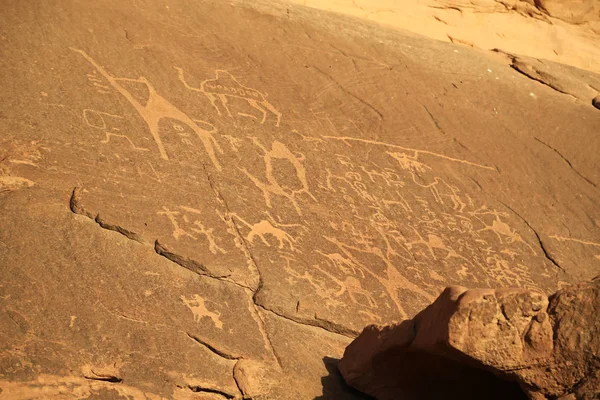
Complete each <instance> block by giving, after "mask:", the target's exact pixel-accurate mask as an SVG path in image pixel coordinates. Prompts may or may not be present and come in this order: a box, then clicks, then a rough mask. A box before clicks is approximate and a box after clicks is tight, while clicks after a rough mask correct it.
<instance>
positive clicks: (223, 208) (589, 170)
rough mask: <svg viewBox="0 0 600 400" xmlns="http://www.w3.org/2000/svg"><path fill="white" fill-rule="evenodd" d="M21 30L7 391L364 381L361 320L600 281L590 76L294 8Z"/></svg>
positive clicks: (1, 101) (8, 20)
mask: <svg viewBox="0 0 600 400" xmlns="http://www.w3.org/2000/svg"><path fill="white" fill-rule="evenodd" d="M0 27H1V28H0V43H1V44H2V45H1V46H0V48H1V49H2V50H1V52H2V57H0V59H1V60H0V65H1V68H0V71H1V72H0V82H1V83H2V90H1V91H0V105H1V107H0V132H2V135H0V339H1V340H0V389H1V391H0V400H4V399H15V398H18V399H32V398H40V397H43V398H48V399H52V398H61V399H62V398H76V399H80V398H90V399H93V398H108V399H110V398H117V399H121V398H134V399H153V400H154V399H171V398H175V399H178V398H179V399H208V398H210V399H222V398H242V397H246V398H248V397H252V398H268V399H289V398H297V399H314V398H336V399H339V398H360V396H361V395H360V394H358V393H356V392H355V391H352V390H351V389H350V388H348V387H347V386H345V385H344V384H343V379H342V377H341V375H340V374H339V372H338V371H337V363H338V360H339V359H340V358H341V356H342V354H343V351H344V349H345V348H346V346H347V345H348V344H349V343H350V342H351V341H352V339H354V338H355V337H356V335H358V333H359V332H360V331H361V330H362V329H363V328H364V327H365V326H366V325H369V324H383V323H389V322H394V321H402V320H410V319H411V318H413V317H414V316H415V315H416V314H417V313H418V312H419V311H420V310H422V309H423V308H424V307H426V306H427V305H428V304H430V303H431V302H432V301H433V300H434V299H435V298H436V297H437V296H438V295H439V293H440V292H441V291H442V290H443V289H444V288H445V287H447V286H452V285H462V286H466V287H497V288H509V287H513V288H515V287H516V288H520V289H522V290H525V289H527V290H529V289H531V290H536V291H539V292H542V293H545V294H549V293H553V292H555V291H556V290H557V288H558V287H559V285H562V284H564V283H569V282H575V281H578V280H584V279H590V278H591V277H593V276H596V275H598V274H599V273H600V227H599V226H600V213H599V212H600V210H599V208H598V204H599V203H600V191H599V190H598V185H599V184H600V169H599V168H598V162H597V153H598V151H597V149H598V148H600V137H599V136H598V135H597V132H598V131H599V127H600V112H598V109H596V108H594V106H592V104H591V98H592V97H591V96H592V93H591V92H590V91H591V90H593V89H592V88H591V87H592V86H594V87H597V86H596V85H597V83H595V82H597V81H598V76H597V75H595V74H594V73H591V72H585V71H583V70H578V69H575V68H564V69H560V70H559V69H558V68H555V67H556V66H555V65H554V64H551V63H547V62H543V60H542V61H539V60H537V61H536V60H531V59H528V58H525V57H521V56H518V57H521V58H516V57H517V56H512V55H507V54H504V53H499V52H482V51H476V50H473V49H468V48H465V47H464V46H459V45H456V44H452V43H441V42H437V41H433V40H431V39H427V38H423V37H416V36H414V35H408V34H405V33H402V32H399V31H396V30H393V29H390V28H386V27H384V26H382V25H377V24H373V23H371V22H368V21H365V20H361V19H355V18H350V17H347V16H346V17H344V16H341V15H338V14H333V13H331V14H330V13H326V12H323V11H318V10H315V9H312V8H305V7H300V6H288V5H287V4H284V3H275V2H262V1H233V2H222V1H209V0H202V1H194V2H187V1H183V0H173V1H169V2H168V3H164V2H158V1H156V0H135V1H131V2H120V1H116V0H100V1H96V2H91V3H90V2H83V1H77V0H69V1H65V2H61V3H60V5H57V4H50V3H48V4H46V3H43V4H39V5H38V7H36V8H32V7H30V6H28V5H27V4H26V3H24V2H18V1H8V2H4V3H3V5H2V12H0ZM513 64H514V65H513ZM517 65H518V66H517ZM549 69H550V70H549ZM523 71H526V72H527V73H524V72H523ZM548 76H551V77H554V78H556V79H555V80H553V81H551V84H548V82H549V81H550V80H549V78H548ZM500 293H504V292H502V290H500V289H498V292H497V293H496V294H495V295H494V296H496V297H495V298H497V297H498V296H501V295H500ZM512 293H513V292H511V291H508V292H506V296H513V297H514V296H517V295H516V294H512ZM515 293H521V292H515ZM523 293H529V292H523ZM503 295H504V294H503ZM517 297H518V296H517ZM515 301H516V300H515ZM532 301H533V300H532ZM536 301H537V300H536ZM540 301H541V300H540ZM536 304H537V303H536ZM532 312H533V311H532ZM527 318H529V319H526V318H525V317H523V321H521V320H519V321H520V322H518V324H520V325H518V326H519V327H521V325H523V326H524V324H526V322H527V321H529V320H530V319H531V318H533V317H531V318H530V317H527ZM515 324H517V322H515ZM539 324H540V327H539V330H538V331H535V332H533V331H532V332H531V335H532V336H531V337H532V338H538V337H541V336H540V335H542V336H543V334H544V332H546V331H545V329H546V325H544V324H545V323H544V322H543V321H541V322H539ZM511 326H512V325H511ZM514 326H516V325H514ZM521 328H522V327H521ZM521 328H519V329H521ZM515 329H516V328H515ZM523 329H524V328H523ZM491 333H492V332H490V334H491ZM497 335H500V333H497ZM467 339H468V338H465V340H467ZM506 340H508V339H506ZM536 343H537V342H536ZM465 345H468V343H467V342H465ZM531 351H533V350H531ZM536 351H537V350H536ZM528 352H530V349H528V348H524V349H523V354H522V355H521V356H522V358H524V359H527V357H528V356H527V354H529V353H528ZM536 354H537V353H536ZM501 361H502V358H501V355H498V358H495V359H493V360H490V363H492V362H501ZM482 379H483V378H482Z"/></svg>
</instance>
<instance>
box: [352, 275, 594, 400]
mask: <svg viewBox="0 0 600 400" xmlns="http://www.w3.org/2000/svg"><path fill="white" fill-rule="evenodd" d="M548 300H550V301H549V302H548ZM599 308H600V279H595V280H594V281H592V282H589V283H588V282H586V283H582V284H578V285H572V286H569V287H567V288H565V289H562V290H560V291H558V292H557V293H555V294H553V295H552V296H551V297H550V299H548V298H546V297H545V296H544V295H543V294H541V293H538V292H532V291H527V290H521V289H500V290H496V291H494V290H489V289H487V290H484V289H475V290H466V289H465V288H462V287H450V288H447V289H446V290H445V291H444V292H443V293H442V294H441V295H440V297H438V298H437V299H436V301H435V302H434V303H433V304H431V305H430V306H429V307H427V308H426V309H425V310H423V311H422V312H420V313H419V314H417V315H416V316H415V318H414V319H412V320H408V321H404V322H402V323H400V324H397V325H391V326H385V327H379V326H375V325H371V326H369V327H367V328H365V330H364V331H363V332H362V333H361V334H360V335H359V336H358V338H357V339H355V341H354V342H352V343H351V344H350V346H348V347H347V349H346V351H345V353H344V357H343V358H342V360H341V361H340V371H341V373H342V375H343V376H344V378H345V380H346V381H347V382H348V383H349V384H350V385H352V386H353V387H356V388H357V389H359V390H361V391H363V392H365V393H368V394H370V395H373V396H375V397H376V398H378V399H394V398H415V399H434V398H439V396H441V395H442V394H443V395H444V396H446V397H447V398H473V399H476V398H498V399H502V398H530V399H556V398H569V396H570V397H572V398H577V399H588V398H590V399H591V398H596V397H597V396H598V395H600V364H599V363H598V357H597V354H598V351H600V341H599V340H598V331H599V329H600V327H599V325H600V321H599V320H598V318H597V314H598V309H599ZM424 382H429V383H428V384H424ZM517 384H518V385H517ZM519 387H520V390H519ZM525 395H527V397H525Z"/></svg>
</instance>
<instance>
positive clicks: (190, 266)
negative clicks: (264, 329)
mask: <svg viewBox="0 0 600 400" xmlns="http://www.w3.org/2000/svg"><path fill="white" fill-rule="evenodd" d="M82 190H83V189H82V188H80V187H76V188H74V189H73V192H72V194H71V199H70V200H69V208H70V209H71V211H72V212H73V213H74V214H79V215H83V216H86V217H88V218H90V219H91V220H92V221H95V222H96V223H97V224H98V225H100V227H101V228H104V229H106V230H110V231H114V232H118V233H120V234H121V235H123V236H125V237H127V238H128V239H131V240H134V241H136V242H138V243H141V244H143V245H146V244H147V241H146V240H144V239H143V237H142V235H140V234H138V233H135V232H132V231H130V230H128V229H125V228H123V227H122V226H119V225H117V224H114V223H109V222H107V221H106V220H104V219H103V218H102V217H100V214H96V215H95V216H94V214H92V213H91V212H89V211H87V210H86V209H85V208H84V207H83V205H82V204H81V192H82ZM153 247H154V252H155V253H156V254H158V255H159V256H162V257H164V258H166V259H167V260H169V261H171V262H173V263H175V264H177V265H179V266H180V267H183V268H185V269H187V270H189V271H192V272H194V273H195V274H197V275H200V276H206V277H208V278H212V279H217V280H220V281H222V282H227V283H231V284H233V285H236V286H239V287H241V288H244V289H249V290H252V288H250V287H248V286H245V285H243V284H241V283H238V282H236V281H234V280H232V279H230V278H229V277H230V275H215V274H213V273H212V272H210V271H209V270H208V269H207V268H206V267H205V266H204V265H203V264H202V263H199V262H198V261H196V260H194V259H192V258H190V257H187V256H183V255H179V254H176V253H174V252H172V251H171V250H169V249H168V248H167V247H166V246H165V245H163V244H162V243H160V242H159V241H158V240H155V241H154V246H153Z"/></svg>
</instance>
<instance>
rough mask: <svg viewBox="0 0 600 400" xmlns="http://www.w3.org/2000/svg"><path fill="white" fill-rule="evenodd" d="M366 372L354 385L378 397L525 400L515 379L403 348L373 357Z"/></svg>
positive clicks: (410, 399)
mask: <svg viewBox="0 0 600 400" xmlns="http://www.w3.org/2000/svg"><path fill="white" fill-rule="evenodd" d="M366 375H368V376H361V377H360V378H357V382H355V384H357V386H359V387H361V388H364V389H365V390H367V389H368V390H369V393H370V394H372V395H374V396H376V398H377V399H380V400H387V399H390V400H391V399H398V400H417V399H418V400H429V399H432V400H433V399H436V400H437V399H460V400H481V399H486V400H506V399H511V400H527V396H526V395H525V393H524V392H523V391H522V390H521V388H520V387H519V385H518V384H517V383H516V382H510V381H507V380H504V379H502V378H500V377H498V376H497V375H495V374H493V373H492V372H490V371H486V370H483V369H479V368H476V367H473V366H471V365H468V363H467V362H465V363H463V362H458V361H455V360H451V359H449V358H445V357H441V356H437V355H433V354H430V353H426V352H422V351H407V350H406V348H403V347H402V348H397V349H390V350H388V351H387V352H384V353H383V354H380V355H378V356H376V357H375V358H374V359H373V364H372V367H371V370H369V371H367V374H366Z"/></svg>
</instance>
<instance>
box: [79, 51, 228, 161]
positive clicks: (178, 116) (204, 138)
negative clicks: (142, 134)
mask: <svg viewBox="0 0 600 400" xmlns="http://www.w3.org/2000/svg"><path fill="white" fill-rule="evenodd" d="M71 50H73V51H74V52H76V53H79V54H80V55H81V56H83V58H85V60H86V61H87V62H89V63H90V64H91V65H92V66H94V68H96V70H97V71H98V72H99V73H100V74H101V75H102V76H104V78H106V80H107V81H108V82H109V83H110V84H111V85H112V87H113V88H115V89H116V90H117V91H118V92H119V93H120V94H121V95H123V97H125V98H126V99H127V101H129V103H131V105H132V106H133V107H134V108H135V109H136V110H137V112H138V113H139V114H140V116H141V117H142V118H143V119H144V121H146V124H147V125H148V129H149V130H150V133H151V134H152V137H153V139H154V141H155V142H156V146H157V147H158V151H159V153H160V156H161V157H162V158H163V159H164V160H168V159H169V156H168V155H167V152H166V150H165V147H164V144H163V142H162V139H161V137H160V133H159V122H160V121H161V120H162V119H164V118H171V119H174V120H177V121H179V122H181V123H183V124H185V125H187V126H189V127H190V128H191V129H192V130H193V131H194V132H195V133H196V135H197V136H198V138H199V139H200V141H201V142H202V144H203V145H204V148H205V150H206V152H207V153H208V156H209V157H210V159H211V161H212V163H213V165H214V166H215V168H217V169H219V170H220V169H221V165H220V164H219V161H218V160H217V157H216V155H215V149H217V150H219V151H222V150H221V148H220V147H219V144H218V143H217V141H216V140H215V138H214V137H213V135H212V132H209V131H207V130H204V129H202V128H200V127H199V126H198V125H197V124H196V123H195V122H194V121H193V120H192V119H191V118H190V117H189V116H188V115H187V114H185V113H184V112H183V111H181V110H179V109H178V108H177V107H175V106H174V105H173V104H171V103H170V102H169V101H168V100H167V99H165V98H164V97H162V96H161V95H159V94H158V93H157V92H156V90H155V89H154V86H152V84H151V83H150V82H149V81H148V80H147V79H146V78H145V77H143V76H142V77H139V78H138V79H130V78H115V77H113V76H112V75H110V74H109V73H108V72H107V71H106V70H105V69H104V68H103V67H102V66H101V65H99V64H98V63H97V62H96V61H94V59H92V58H91V57H90V56H89V55H88V54H87V53H86V52H85V51H83V50H78V49H74V48H71ZM119 82H135V83H141V84H143V85H145V86H146V88H147V89H148V100H147V102H146V104H145V105H143V104H142V103H140V102H139V101H138V99H136V98H135V97H134V96H133V95H132V94H131V92H130V91H128V90H127V89H126V88H125V87H124V86H123V85H121V84H120V83H119Z"/></svg>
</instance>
